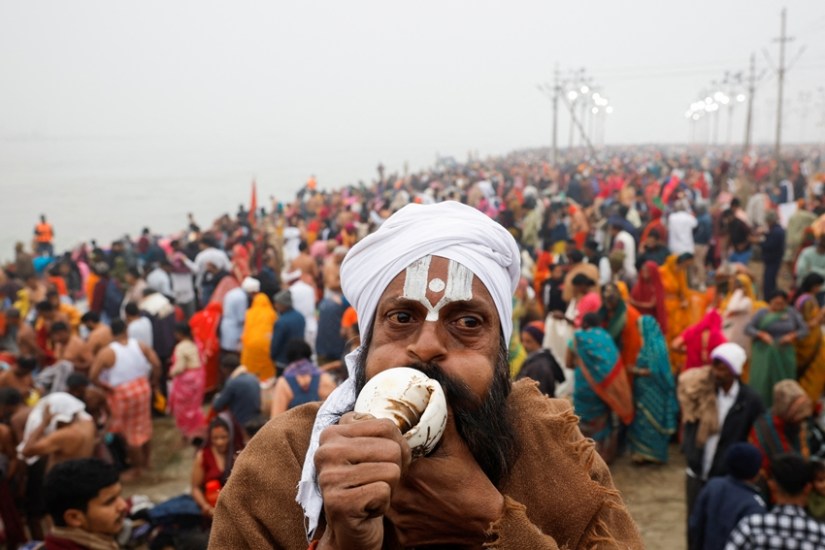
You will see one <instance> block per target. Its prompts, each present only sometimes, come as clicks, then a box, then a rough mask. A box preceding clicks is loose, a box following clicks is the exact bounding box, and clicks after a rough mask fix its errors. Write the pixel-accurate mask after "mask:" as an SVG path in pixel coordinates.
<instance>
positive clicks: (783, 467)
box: [771, 453, 813, 497]
mask: <svg viewBox="0 0 825 550" xmlns="http://www.w3.org/2000/svg"><path fill="white" fill-rule="evenodd" d="M771 477H772V478H773V480H774V481H775V482H776V484H777V485H779V488H780V489H782V492H783V493H785V494H786V495H788V496H791V497H795V496H798V495H801V494H802V492H803V491H804V490H805V486H806V485H808V484H809V483H810V482H811V481H812V480H813V470H812V468H811V464H810V462H808V461H807V460H805V459H804V458H802V457H801V456H799V455H796V454H791V453H785V454H781V455H778V456H777V457H775V458H774V459H773V461H772V462H771Z"/></svg>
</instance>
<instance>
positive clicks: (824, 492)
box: [808, 460, 825, 522]
mask: <svg viewBox="0 0 825 550" xmlns="http://www.w3.org/2000/svg"><path fill="white" fill-rule="evenodd" d="M811 470H812V471H813V476H814V479H813V489H812V490H811V494H810V495H808V513H809V514H810V515H811V517H812V518H814V519H815V520H817V521H822V522H825V462H822V461H821V460H811Z"/></svg>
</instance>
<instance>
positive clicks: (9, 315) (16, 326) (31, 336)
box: [0, 308, 43, 359]
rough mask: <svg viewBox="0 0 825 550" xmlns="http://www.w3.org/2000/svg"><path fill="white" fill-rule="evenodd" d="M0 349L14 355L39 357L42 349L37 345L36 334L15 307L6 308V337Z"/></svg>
mask: <svg viewBox="0 0 825 550" xmlns="http://www.w3.org/2000/svg"><path fill="white" fill-rule="evenodd" d="M0 351H5V352H8V353H10V354H12V355H14V356H16V357H35V358H38V359H39V358H41V357H42V355H43V351H42V350H41V349H40V346H38V345H37V335H36V334H35V333H34V329H33V328H32V326H31V325H30V324H28V323H26V322H25V321H23V319H22V317H21V316H20V311H19V310H18V309H17V308H10V309H7V310H6V337H5V338H3V346H2V348H0Z"/></svg>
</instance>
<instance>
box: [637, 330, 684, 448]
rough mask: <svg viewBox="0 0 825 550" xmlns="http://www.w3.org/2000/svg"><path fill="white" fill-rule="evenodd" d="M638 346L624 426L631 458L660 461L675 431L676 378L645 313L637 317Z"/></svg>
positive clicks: (658, 333) (660, 338) (660, 337)
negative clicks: (631, 410) (631, 412)
mask: <svg viewBox="0 0 825 550" xmlns="http://www.w3.org/2000/svg"><path fill="white" fill-rule="evenodd" d="M639 332H640V333H641V335H642V349H641V351H640V352H639V358H638V359H637V360H636V370H635V371H634V374H635V376H634V378H633V399H634V402H635V405H636V415H635V416H634V418H633V423H632V424H631V425H630V429H629V430H628V434H627V435H628V441H629V443H630V456H631V458H632V459H633V462H635V463H637V464H644V463H647V462H652V463H658V464H663V463H665V462H667V446H668V442H669V441H670V436H671V435H673V433H674V432H675V431H676V425H677V424H676V415H677V414H678V412H679V403H678V402H677V401H676V381H675V380H674V378H673V373H672V371H671V370H670V356H669V354H668V349H667V344H666V343H665V337H664V336H663V335H662V331H661V329H660V328H659V323H658V322H657V321H656V319H654V318H653V317H651V316H649V315H643V316H642V317H641V318H640V319H639Z"/></svg>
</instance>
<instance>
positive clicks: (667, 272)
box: [659, 253, 695, 373]
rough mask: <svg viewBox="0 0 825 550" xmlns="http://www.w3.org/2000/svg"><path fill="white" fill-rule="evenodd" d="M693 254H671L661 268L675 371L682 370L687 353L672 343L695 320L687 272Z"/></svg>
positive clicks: (671, 354)
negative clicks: (675, 347)
mask: <svg viewBox="0 0 825 550" xmlns="http://www.w3.org/2000/svg"><path fill="white" fill-rule="evenodd" d="M692 261H693V255H692V254H690V253H685V254H682V255H681V256H676V255H675V254H674V255H671V256H669V257H668V259H667V260H665V263H664V265H662V266H661V267H660V268H659V275H660V276H661V279H662V287H663V288H664V291H665V311H667V334H665V340H666V341H667V343H668V348H669V349H670V364H671V367H672V368H673V371H674V372H677V373H678V372H681V370H682V367H683V366H684V363H685V354H684V352H682V351H679V350H678V349H674V348H673V346H671V343H672V342H673V341H674V340H675V339H676V338H677V337H679V335H681V334H682V332H683V331H684V330H685V329H686V328H687V327H689V326H690V325H692V324H693V323H694V322H695V320H694V319H693V317H694V316H693V315H692V313H691V298H692V291H691V290H690V288H689V287H688V282H687V272H688V269H689V268H690V263H691V262H692Z"/></svg>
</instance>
